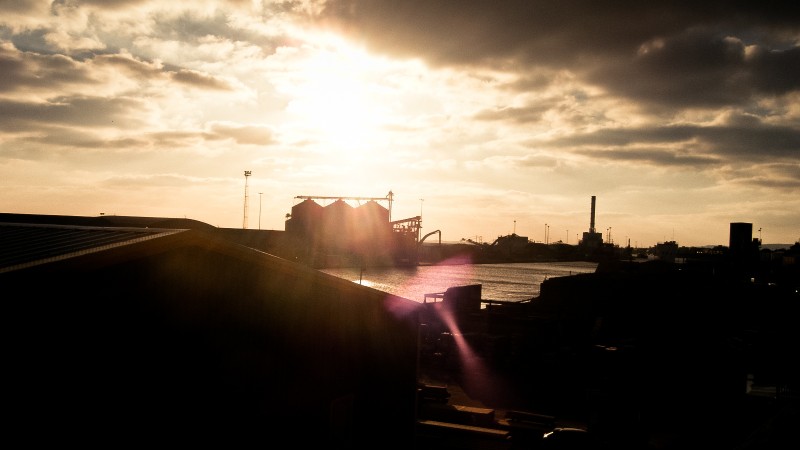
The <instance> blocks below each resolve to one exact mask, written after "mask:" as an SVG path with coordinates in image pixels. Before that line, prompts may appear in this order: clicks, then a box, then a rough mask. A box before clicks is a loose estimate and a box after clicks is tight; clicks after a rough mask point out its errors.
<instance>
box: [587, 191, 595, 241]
mask: <svg viewBox="0 0 800 450" xmlns="http://www.w3.org/2000/svg"><path fill="white" fill-rule="evenodd" d="M595 198H596V197H595V196H594V195H593V196H592V219H591V221H590V222H589V233H594V202H595Z"/></svg>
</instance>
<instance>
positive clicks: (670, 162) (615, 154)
mask: <svg viewBox="0 0 800 450" xmlns="http://www.w3.org/2000/svg"><path fill="white" fill-rule="evenodd" d="M575 153H579V154H583V155H585V156H590V157H591V158H596V159H605V160H609V161H623V162H634V163H637V162H638V163H648V164H652V165H656V166H673V167H674V166H689V167H698V166H705V165H713V164H718V163H719V162H720V160H719V159H718V158H713V157H708V156H698V155H686V154H681V153H676V152H672V151H667V150H643V149H633V150H579V151H576V152H575Z"/></svg>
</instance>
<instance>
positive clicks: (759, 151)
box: [550, 124, 800, 162]
mask: <svg viewBox="0 0 800 450" xmlns="http://www.w3.org/2000/svg"><path fill="white" fill-rule="evenodd" d="M550 144H554V145H556V146H558V147H561V148H575V147H578V148H580V147H586V148H613V147H622V148H624V147H627V146H634V145H641V144H651V145H653V144H660V145H670V146H676V145H677V147H678V148H681V149H691V150H693V151H694V152H695V153H697V154H704V155H706V156H717V157H726V158H727V159H731V158H732V159H740V160H770V159H772V160H779V159H790V160H796V159H797V158H800V130H797V129H794V128H789V127H780V126H770V125H762V124H755V125H731V126H724V125H723V126H695V125H676V126H664V127H650V128H623V129H603V130H600V131H597V132H593V133H584V134H576V135H573V136H570V137H566V138H562V139H557V140H554V141H551V142H550ZM581 152H582V153H585V154H591V155H598V156H599V157H607V156H608V155H612V156H622V155H628V154H630V155H631V156H632V157H633V159H641V158H640V157H637V156H636V155H635V154H633V153H631V152H630V151H629V150H615V152H614V153H609V152H607V151H606V152H586V151H581ZM681 158H683V157H677V156H676V160H678V159H681ZM659 160H663V161H667V162H669V160H670V158H663V157H662V158H652V161H653V162H657V161H659ZM681 160H684V159H681ZM708 161H711V159H708Z"/></svg>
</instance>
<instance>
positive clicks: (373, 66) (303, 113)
mask: <svg viewBox="0 0 800 450" xmlns="http://www.w3.org/2000/svg"><path fill="white" fill-rule="evenodd" d="M333 42H334V44H335V45H332V44H329V45H326V46H324V47H314V48H311V49H306V51H305V52H304V53H305V54H306V56H305V58H304V59H303V61H302V63H301V65H300V67H301V68H300V70H299V71H298V72H295V73H294V76H293V80H292V83H291V85H290V92H288V93H289V95H290V97H291V100H290V101H289V104H288V106H287V112H288V113H289V114H290V115H291V117H292V118H293V120H295V121H296V123H297V124H298V126H300V127H302V129H303V130H305V132H306V133H308V136H310V137H312V138H313V139H315V140H317V141H319V142H320V144H321V145H322V146H323V147H324V148H327V149H328V150H329V151H331V152H333V153H335V154H338V155H342V156H345V157H347V155H349V156H353V155H358V154H361V153H362V152H364V151H367V150H369V149H371V148H374V147H375V146H377V145H380V144H381V142H382V138H381V135H382V129H383V128H384V126H385V124H386V122H387V120H388V119H387V115H388V114H389V112H390V111H389V106H388V102H382V99H384V98H385V94H386V88H385V87H384V86H383V85H382V83H381V74H382V73H383V72H384V63H383V61H382V60H380V59H379V58H375V57H373V56H370V55H369V54H368V53H367V52H365V51H363V50H360V49H356V48H354V47H352V46H348V45H347V44H346V43H345V42H343V41H341V40H338V41H333Z"/></svg>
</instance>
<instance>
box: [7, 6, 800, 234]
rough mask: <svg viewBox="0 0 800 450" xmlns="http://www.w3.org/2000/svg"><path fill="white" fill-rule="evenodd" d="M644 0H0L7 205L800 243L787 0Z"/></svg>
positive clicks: (798, 85)
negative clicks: (339, 205)
mask: <svg viewBox="0 0 800 450" xmlns="http://www.w3.org/2000/svg"><path fill="white" fill-rule="evenodd" d="M650 3H653V2H631V3H630V4H626V2H614V4H613V5H610V6H609V5H600V4H599V3H598V2H590V1H574V2H566V3H564V2H540V1H521V0H519V1H515V0H509V1H504V2H495V1H488V0H487V1H476V2H468V3H464V2H460V1H436V2H431V1H422V0H420V1H417V0H408V1H403V2H396V1H393V0H392V1H390V0H363V1H361V0H341V1H339V0H330V1H323V0H308V1H295V2H288V1H196V2H163V1H160V2H154V1H147V0H118V1H105V2H99V1H80V2H78V1H56V2H49V1H33V0H31V1H11V2H0V71H1V72H2V77H0V179H2V187H3V192H2V195H0V211H1V212H12V213H39V214H65V215H87V216H95V215H98V214H101V213H104V214H118V215H133V216H158V217H188V218H192V219H197V220H200V221H203V222H207V223H210V224H212V225H215V226H220V227H231V228H239V227H241V226H242V225H243V216H244V215H245V211H244V209H243V205H244V194H245V190H244V187H245V178H244V176H243V174H244V171H245V170H249V171H251V173H252V176H251V177H249V179H248V193H249V202H248V205H249V208H248V210H247V215H248V216H249V222H248V223H249V227H250V228H255V227H256V226H257V224H258V223H259V221H260V223H261V227H262V229H276V230H283V229H284V220H285V215H286V213H289V212H290V211H291V207H292V206H293V205H294V204H295V203H296V202H297V201H298V200H296V199H295V197H296V196H298V195H313V196H345V197H382V196H385V195H386V194H387V193H388V192H389V191H390V190H391V191H392V192H393V193H394V203H393V211H392V218H393V219H401V218H407V217H412V216H416V215H418V214H420V212H422V215H423V233H427V232H430V231H433V230H437V229H438V230H441V237H442V239H443V240H445V241H458V240H460V239H462V238H472V239H476V238H480V239H481V240H483V241H485V242H492V241H493V240H494V239H495V238H497V237H498V236H501V235H506V234H509V233H512V232H515V233H517V234H519V235H523V236H528V237H529V238H530V239H532V240H536V241H539V242H541V241H543V240H544V239H545V233H546V232H547V233H548V236H549V241H550V242H555V241H558V240H561V241H564V242H568V243H575V242H576V239H577V238H578V236H579V235H580V233H583V232H584V231H587V229H588V227H589V218H590V217H589V215H590V214H589V210H590V199H591V196H593V195H594V196H596V197H597V213H596V222H597V223H596V227H597V231H599V232H602V233H603V234H604V237H606V236H608V235H610V237H611V240H613V241H614V242H615V243H619V244H621V245H624V244H625V243H626V241H627V240H630V242H631V244H632V245H639V246H648V245H654V244H656V243H658V242H663V241H667V240H676V241H678V243H679V244H681V245H687V246H688V245H713V244H722V245H727V242H728V232H729V224H730V223H731V222H751V223H753V227H754V230H759V229H760V230H761V231H757V232H756V235H755V236H754V237H759V236H761V237H762V238H763V240H764V242H765V243H793V242H795V241H798V240H800V195H798V192H799V191H800V17H798V15H797V14H798V13H797V12H795V11H794V9H795V8H792V7H790V6H788V5H786V6H776V5H772V4H770V5H769V6H760V5H758V4H752V5H749V4H748V5H744V6H737V5H731V4H730V2H700V3H699V4H698V5H694V4H692V3H687V4H686V5H676V4H673V3H669V4H650ZM715 3H718V5H715ZM259 211H261V213H260V214H259ZM259 219H260V220H259ZM546 230H547V231H546Z"/></svg>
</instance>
